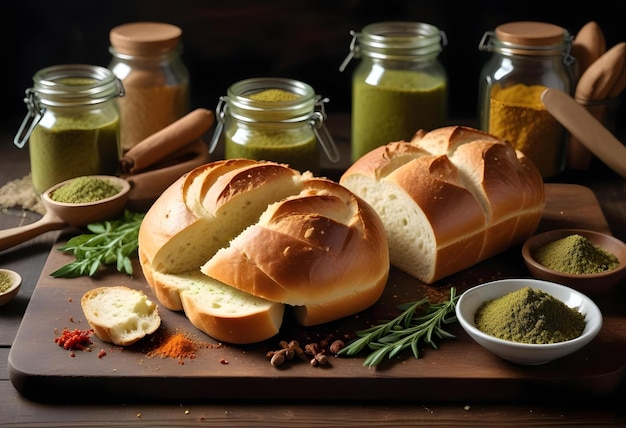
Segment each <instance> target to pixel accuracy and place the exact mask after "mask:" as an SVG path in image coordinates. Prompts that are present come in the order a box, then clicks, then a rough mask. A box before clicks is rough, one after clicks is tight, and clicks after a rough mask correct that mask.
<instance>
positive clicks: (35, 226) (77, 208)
mask: <svg viewBox="0 0 626 428" xmlns="http://www.w3.org/2000/svg"><path fill="white" fill-rule="evenodd" d="M94 177H98V178H100V179H103V180H109V181H112V182H113V183H114V184H116V185H118V186H121V189H122V190H121V191H120V192H119V193H117V194H116V195H114V196H111V197H110V198H106V199H101V200H99V201H96V202H87V203H65V202H57V201H55V200H53V199H52V198H51V197H50V194H51V193H52V192H53V191H54V190H55V189H57V188H58V187H61V186H63V185H65V184H67V183H69V182H70V181H72V180H74V179H70V180H67V181H64V182H62V183H59V184H55V185H54V186H52V187H51V188H49V189H48V190H46V191H45V192H44V193H43V194H42V195H41V199H42V200H43V203H44V205H45V206H46V214H45V215H44V216H43V217H42V218H41V219H39V220H38V221H36V222H34V223H31V224H27V225H25V226H20V227H14V228H12V229H5V230H0V251H2V250H6V249H7V248H11V247H13V246H15V245H17V244H21V243H22V242H26V241H28V240H30V239H32V238H34V237H36V236H39V235H41V234H42V233H45V232H49V231H51V230H58V229H63V228H65V227H67V226H68V225H70V226H86V225H88V224H90V223H97V222H99V221H104V220H109V219H112V218H114V217H117V216H118V215H119V214H120V213H121V212H122V211H123V209H124V207H125V206H126V201H127V200H128V192H129V191H130V184H129V183H128V181H126V180H124V179H122V178H119V177H113V176H108V175H96V176H94Z"/></svg>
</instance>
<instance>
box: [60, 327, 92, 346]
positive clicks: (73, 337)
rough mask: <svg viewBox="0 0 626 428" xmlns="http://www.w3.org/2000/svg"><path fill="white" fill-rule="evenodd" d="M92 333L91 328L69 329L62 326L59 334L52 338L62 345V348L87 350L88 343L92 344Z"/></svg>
mask: <svg viewBox="0 0 626 428" xmlns="http://www.w3.org/2000/svg"><path fill="white" fill-rule="evenodd" d="M92 334H93V330H79V329H74V330H69V329H68V328H64V329H63V332H62V333H61V335H60V336H59V337H55V338H54V342H55V343H57V344H58V345H59V346H61V347H63V349H68V350H80V351H83V350H86V351H89V350H90V349H89V345H91V344H92V342H91V335H92Z"/></svg>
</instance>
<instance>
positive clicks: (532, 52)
mask: <svg viewBox="0 0 626 428" xmlns="http://www.w3.org/2000/svg"><path fill="white" fill-rule="evenodd" d="M571 41H572V37H571V36H570V35H569V33H568V32H567V31H566V30H565V29H564V28H561V27H559V26H557V25H553V24H549V23H543V22H511V23H508V24H503V25H500V26H498V27H497V28H496V30H495V32H492V31H488V32H486V33H485V35H484V36H483V38H482V40H481V42H480V45H479V49H480V50H481V51H487V52H491V53H492V56H491V58H490V59H489V61H488V62H487V63H486V64H485V65H484V66H483V68H482V71H481V74H480V82H479V97H478V98H479V122H480V128H481V129H482V130H484V131H486V132H489V133H490V134H493V135H495V136H497V137H499V138H502V139H505V140H508V141H509V142H511V143H512V144H513V145H514V146H515V147H516V148H517V149H518V150H520V151H522V152H523V153H524V154H525V155H527V156H528V157H529V158H530V159H531V160H532V161H533V162H534V163H535V165H536V166H537V168H538V169H539V171H540V172H541V174H542V176H543V177H544V178H548V177H553V176H556V175H558V174H559V173H560V172H561V171H562V170H563V168H564V165H565V156H566V146H565V144H566V133H565V129H564V128H563V127H562V126H561V125H560V124H559V123H558V122H557V121H556V119H554V117H552V115H551V114H550V113H548V111H547V110H546V109H545V107H544V105H543V102H542V101H541V94H542V93H543V91H545V89H546V88H555V89H559V90H561V91H563V92H565V93H568V94H571V93H572V90H573V88H572V86H573V73H572V64H573V61H574V60H573V58H572V57H571V55H570V48H571Z"/></svg>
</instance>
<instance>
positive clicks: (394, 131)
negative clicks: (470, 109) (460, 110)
mask: <svg viewBox="0 0 626 428" xmlns="http://www.w3.org/2000/svg"><path fill="white" fill-rule="evenodd" d="M352 90H353V95H352V97H353V100H352V109H353V111H352V160H353V161H355V160H357V159H359V158H360V157H361V156H363V155H364V154H365V153H367V152H369V151H371V150H373V149H375V148H376V147H378V146H383V145H385V144H388V143H390V142H393V141H400V140H405V141H410V140H411V138H413V135H414V134H415V133H416V132H417V131H418V130H420V129H424V130H427V131H430V130H432V129H435V128H438V127H440V126H443V125H444V121H445V114H446V83H445V82H444V81H442V80H441V79H439V78H436V77H432V76H430V75H428V74H426V73H420V72H415V71H407V70H387V71H385V73H384V75H383V76H382V77H381V79H380V81H379V82H377V83H376V85H371V84H369V83H367V82H366V81H365V79H355V80H354V83H353V88H352Z"/></svg>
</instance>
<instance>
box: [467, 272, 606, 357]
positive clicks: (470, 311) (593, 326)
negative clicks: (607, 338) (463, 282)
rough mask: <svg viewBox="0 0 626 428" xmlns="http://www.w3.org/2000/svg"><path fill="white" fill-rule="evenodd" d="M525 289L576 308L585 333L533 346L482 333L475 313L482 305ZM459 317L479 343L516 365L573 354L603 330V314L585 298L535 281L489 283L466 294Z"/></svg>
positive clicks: (574, 292) (550, 283)
mask: <svg viewBox="0 0 626 428" xmlns="http://www.w3.org/2000/svg"><path fill="white" fill-rule="evenodd" d="M524 287H531V288H533V289H537V290H542V291H544V292H546V293H548V294H550V295H552V296H553V297H555V298H557V299H559V300H561V301H562V302H563V303H565V304H566V305H567V306H569V307H570V308H576V309H577V310H578V311H580V312H581V313H582V314H583V315H584V316H585V329H584V330H583V333H582V334H581V335H580V336H579V337H576V338H574V339H572V340H568V341H565V342H559V343H548V344H530V343H518V342H512V341H508V340H503V339H499V338H497V337H495V336H491V335H489V334H487V333H485V332H483V331H481V330H479V329H478V328H477V327H476V325H475V324H474V314H475V313H476V311H477V310H478V308H479V307H480V305H482V304H483V302H486V301H489V300H493V299H496V298H498V297H501V296H504V295H505V294H508V293H510V292H513V291H516V290H519V289H521V288H524ZM456 316H457V319H458V320H459V323H460V324H461V327H463V329H464V330H465V331H466V332H467V334H469V335H470V337H471V338H472V339H473V340H474V341H476V342H477V343H478V344H480V345H481V346H483V347H484V348H486V349H487V350H489V351H491V352H493V353H494V354H496V355H498V356H499V357H501V358H503V359H505V360H508V361H510V362H513V363H517V364H525V365H537V364H544V363H547V362H550V361H553V360H556V359H558V358H562V357H564V356H566V355H569V354H572V353H574V352H576V351H578V350H579V349H581V348H582V347H584V346H585V345H587V344H589V342H591V341H592V340H593V339H594V338H595V337H596V336H597V335H598V333H599V332H600V329H601V328H602V313H601V312H600V309H599V308H598V306H597V305H596V304H595V303H594V302H593V301H592V300H591V299H590V298H589V297H587V296H586V295H584V294H582V293H580V292H579V291H576V290H574V289H572V288H569V287H566V286H564V285H561V284H556V283H553V282H548V281H541V280H536V279H526V278H520V279H503V280H498V281H492V282H488V283H485V284H482V285H478V286H476V287H473V288H470V289H468V290H467V291H465V292H464V293H463V294H462V295H461V296H460V297H459V300H458V302H457V305H456Z"/></svg>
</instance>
